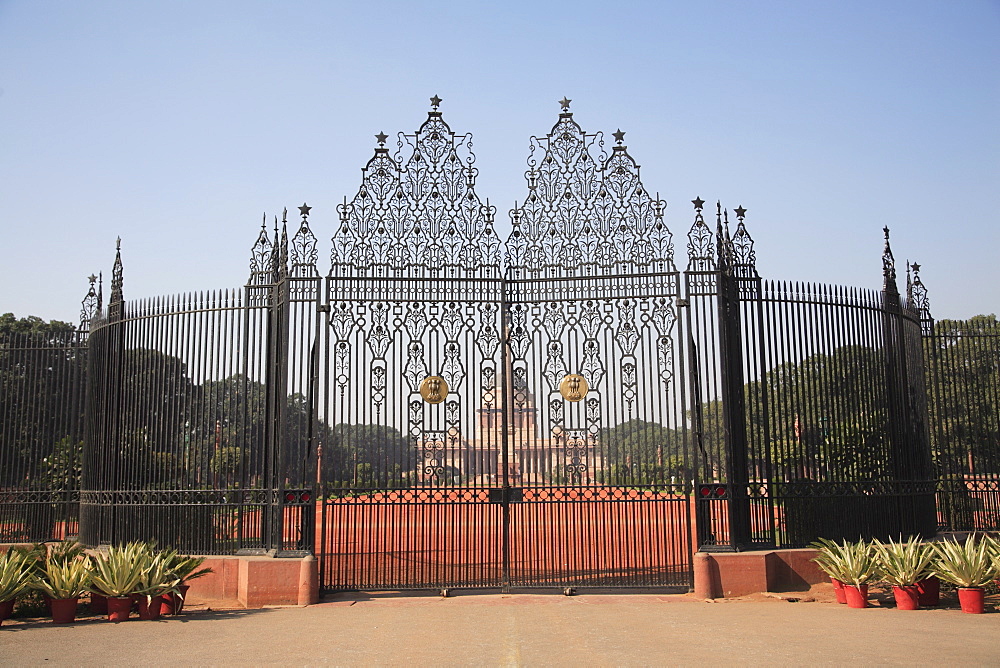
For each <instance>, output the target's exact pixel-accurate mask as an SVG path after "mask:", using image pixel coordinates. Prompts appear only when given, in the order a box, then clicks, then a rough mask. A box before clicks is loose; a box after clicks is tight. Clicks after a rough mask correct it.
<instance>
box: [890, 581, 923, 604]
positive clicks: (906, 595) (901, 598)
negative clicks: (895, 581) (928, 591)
mask: <svg viewBox="0 0 1000 668" xmlns="http://www.w3.org/2000/svg"><path fill="white" fill-rule="evenodd" d="M892 593H893V595H894V596H895V597H896V608H897V609H899V610H919V609H920V592H919V591H918V590H917V585H915V584H912V585H893V586H892Z"/></svg>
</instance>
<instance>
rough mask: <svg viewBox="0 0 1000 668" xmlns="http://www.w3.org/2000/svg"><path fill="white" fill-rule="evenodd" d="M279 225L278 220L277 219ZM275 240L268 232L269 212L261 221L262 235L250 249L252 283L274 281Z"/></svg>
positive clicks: (265, 283) (259, 283)
mask: <svg viewBox="0 0 1000 668" xmlns="http://www.w3.org/2000/svg"><path fill="white" fill-rule="evenodd" d="M275 226H277V221H275ZM274 262H275V257H274V242H272V241H271V238H270V237H269V236H268V234H267V214H266V213H265V214H264V218H263V220H262V221H261V223H260V235H258V237H257V242H256V243H255V244H254V245H253V248H252V249H251V250H250V285H269V284H271V283H273V282H274V267H273V263H274Z"/></svg>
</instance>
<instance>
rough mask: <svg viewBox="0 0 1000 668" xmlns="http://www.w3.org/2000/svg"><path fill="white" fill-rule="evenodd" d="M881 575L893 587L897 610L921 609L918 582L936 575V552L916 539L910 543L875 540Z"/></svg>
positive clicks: (874, 546) (911, 539)
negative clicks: (932, 568)
mask: <svg viewBox="0 0 1000 668" xmlns="http://www.w3.org/2000/svg"><path fill="white" fill-rule="evenodd" d="M873 549H874V550H875V556H876V560H877V562H878V570H879V575H880V576H881V578H882V579H883V580H885V581H886V582H888V583H889V584H891V585H892V593H893V596H894V597H895V599H896V607H897V608H899V609H900V610H917V609H918V608H919V607H920V592H919V589H918V586H917V583H918V582H923V581H924V580H926V579H928V578H929V577H931V576H932V575H933V573H932V571H931V567H932V566H933V563H934V550H932V549H931V547H930V546H929V545H926V544H924V543H922V542H921V541H920V540H919V539H918V538H917V537H915V536H913V537H911V538H910V539H909V540H907V541H906V542H903V541H902V538H900V542H898V543H897V542H894V541H889V542H888V543H883V542H881V541H877V540H876V541H874V543H873Z"/></svg>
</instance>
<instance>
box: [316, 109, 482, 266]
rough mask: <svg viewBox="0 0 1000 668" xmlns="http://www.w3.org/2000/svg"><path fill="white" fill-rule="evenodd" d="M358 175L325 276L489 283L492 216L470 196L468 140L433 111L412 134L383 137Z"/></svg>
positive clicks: (471, 160)
mask: <svg viewBox="0 0 1000 668" xmlns="http://www.w3.org/2000/svg"><path fill="white" fill-rule="evenodd" d="M377 139H378V140H379V146H378V147H377V148H376V149H375V155H374V156H373V157H372V158H371V160H369V161H368V164H367V165H365V167H364V168H363V169H362V180H361V186H360V188H359V189H358V192H357V193H356V194H355V196H354V198H353V199H351V200H350V201H347V202H345V203H343V204H341V205H340V206H339V207H338V211H339V213H340V221H341V222H340V227H339V228H338V230H337V232H336V234H335V236H334V237H333V252H332V255H331V261H332V266H331V276H390V275H391V276H399V275H403V273H406V274H407V275H425V276H442V277H451V278H455V277H462V276H475V277H496V276H499V271H500V239H499V237H498V236H497V234H496V231H495V229H494V216H495V212H496V209H495V207H493V206H490V204H489V203H488V202H487V203H485V204H484V203H482V201H481V200H480V199H479V196H478V195H477V194H476V192H475V183H476V177H477V175H478V170H477V169H476V168H475V167H474V166H473V165H474V163H475V156H474V154H473V152H472V136H471V135H470V134H464V135H457V134H455V132H453V131H452V130H451V128H450V127H449V126H448V124H447V123H445V121H444V120H443V118H442V116H441V112H440V111H438V110H437V107H436V106H435V107H434V108H433V109H432V110H431V111H429V112H428V114H427V120H426V121H424V123H423V125H421V126H420V128H419V129H418V130H417V131H416V132H415V133H414V134H404V133H400V134H399V135H398V141H397V147H398V151H397V152H396V154H395V155H394V156H390V155H389V149H387V148H386V147H385V139H386V136H385V135H384V134H379V135H377Z"/></svg>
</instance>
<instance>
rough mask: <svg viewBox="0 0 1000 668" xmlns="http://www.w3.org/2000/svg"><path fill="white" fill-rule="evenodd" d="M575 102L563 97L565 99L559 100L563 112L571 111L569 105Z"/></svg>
mask: <svg viewBox="0 0 1000 668" xmlns="http://www.w3.org/2000/svg"><path fill="white" fill-rule="evenodd" d="M572 101H573V100H569V99H567V98H566V96H565V95H563V99H561V100H559V105H560V106H561V107H562V110H563V111H569V103H570V102H572Z"/></svg>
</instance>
